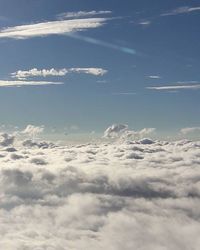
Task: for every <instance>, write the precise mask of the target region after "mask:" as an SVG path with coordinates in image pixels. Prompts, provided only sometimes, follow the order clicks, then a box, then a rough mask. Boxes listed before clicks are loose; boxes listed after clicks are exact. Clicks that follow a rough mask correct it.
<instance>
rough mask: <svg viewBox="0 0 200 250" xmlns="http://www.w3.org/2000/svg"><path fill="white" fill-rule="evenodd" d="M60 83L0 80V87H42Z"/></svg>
mask: <svg viewBox="0 0 200 250" xmlns="http://www.w3.org/2000/svg"><path fill="white" fill-rule="evenodd" d="M60 84H63V83H62V82H50V81H28V80H27V81H13V80H0V87H22V86H43V85H60Z"/></svg>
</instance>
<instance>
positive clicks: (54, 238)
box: [0, 126, 200, 250]
mask: <svg viewBox="0 0 200 250" xmlns="http://www.w3.org/2000/svg"><path fill="white" fill-rule="evenodd" d="M124 129H125V127H123V126H118V128H117V127H115V128H114V127H113V130H114V131H117V132H118V131H121V130H124ZM14 139H15V140H14ZM2 141H4V142H5V143H3V144H2V143H1V144H0V164H1V168H0V197H1V202H0V213H1V216H0V224H1V229H0V234H1V237H0V247H1V248H2V249H7V250H11V249H12V250H13V249H26V250H32V249H40V250H46V249H55V250H64V249H72V250H77V249H87V250H101V249H111V250H121V249H124V250H132V249H142V250H155V249H159V250H160V249H172V250H188V249H194V250H199V246H200V239H199V231H200V212H199V211H200V209H199V208H200V173H199V166H200V142H191V141H177V142H167V141H153V140H149V143H148V144H147V143H146V142H147V140H139V141H133V140H132V141H130V140H129V141H124V142H123V143H122V142H120V143H119V142H115V143H109V142H107V143H98V144H97V143H94V144H91V143H90V144H83V145H74V146H56V145H53V144H50V143H48V142H33V141H31V140H28V141H27V140H26V141H22V142H21V143H20V142H19V141H18V139H17V138H13V137H12V136H10V135H6V136H5V135H3V137H2ZM2 141H1V142H2Z"/></svg>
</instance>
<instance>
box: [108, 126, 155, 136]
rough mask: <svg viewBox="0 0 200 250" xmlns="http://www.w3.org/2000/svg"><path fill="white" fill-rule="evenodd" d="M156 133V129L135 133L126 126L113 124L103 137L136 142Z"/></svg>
mask: <svg viewBox="0 0 200 250" xmlns="http://www.w3.org/2000/svg"><path fill="white" fill-rule="evenodd" d="M154 131H155V128H144V129H142V130H139V131H134V130H130V129H129V127H128V125H126V124H113V125H111V126H110V127H108V128H107V129H106V130H105V132H104V135H103V137H104V138H118V139H123V140H127V139H130V140H134V139H139V138H143V137H145V136H147V135H150V134H151V133H153V132H154Z"/></svg>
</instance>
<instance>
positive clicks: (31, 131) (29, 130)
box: [22, 124, 44, 137]
mask: <svg viewBox="0 0 200 250" xmlns="http://www.w3.org/2000/svg"><path fill="white" fill-rule="evenodd" d="M43 131H44V126H34V125H31V124H29V125H27V127H26V128H25V129H24V130H23V131H22V133H23V134H27V135H29V136H31V137H35V136H36V135H38V134H41V133H42V132H43Z"/></svg>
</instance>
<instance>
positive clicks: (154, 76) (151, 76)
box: [147, 75, 161, 79]
mask: <svg viewBox="0 0 200 250" xmlns="http://www.w3.org/2000/svg"><path fill="white" fill-rule="evenodd" d="M147 77H148V78H150V79H160V78H161V77H160V76H159V75H150V76H147Z"/></svg>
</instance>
